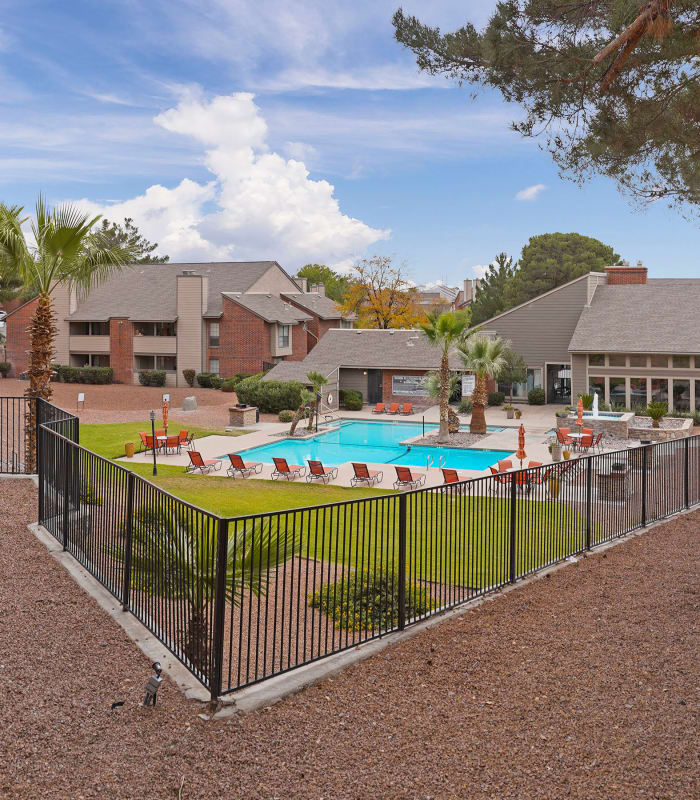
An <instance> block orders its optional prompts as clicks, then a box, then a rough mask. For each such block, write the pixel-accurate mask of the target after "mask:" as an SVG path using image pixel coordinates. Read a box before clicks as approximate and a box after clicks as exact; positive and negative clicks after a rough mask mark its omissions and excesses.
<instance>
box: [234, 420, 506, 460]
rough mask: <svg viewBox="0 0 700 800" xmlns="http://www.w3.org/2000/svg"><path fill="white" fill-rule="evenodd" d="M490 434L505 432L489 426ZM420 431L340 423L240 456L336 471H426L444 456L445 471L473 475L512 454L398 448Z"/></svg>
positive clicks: (407, 425)
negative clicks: (350, 467) (370, 467)
mask: <svg viewBox="0 0 700 800" xmlns="http://www.w3.org/2000/svg"><path fill="white" fill-rule="evenodd" d="M334 424H336V425H337V423H334ZM437 428H438V425H427V424H426V426H425V429H426V431H428V430H436V429H437ZM488 430H489V431H499V430H503V429H502V428H498V427H491V428H489V429H488ZM422 432H423V425H422V423H420V422H386V421H382V422H379V421H377V422H374V421H370V420H367V421H365V420H343V421H341V422H340V425H339V427H337V428H335V429H334V430H329V431H327V432H325V433H319V434H318V436H314V437H313V438H312V439H305V440H303V441H298V440H292V439H281V440H280V441H277V442H273V443H272V444H266V445H261V446H260V447H252V448H250V449H249V450H245V451H240V452H241V455H242V456H243V458H244V459H245V460H246V461H263V462H265V463H268V464H271V463H272V459H273V457H281V458H286V459H287V461H288V462H289V463H290V464H306V462H307V460H308V459H317V460H319V461H322V462H323V463H324V465H325V466H327V467H336V466H338V465H339V464H343V463H345V462H347V461H363V462H369V463H370V464H404V465H406V466H410V467H425V465H426V461H427V459H428V458H429V457H430V456H432V457H433V464H434V466H436V467H437V466H438V464H439V461H440V457H441V456H442V457H444V458H445V459H446V463H445V464H444V466H446V467H451V468H453V469H474V470H482V469H486V468H487V467H489V466H490V465H491V464H495V463H496V461H498V459H500V458H504V457H505V456H507V455H511V454H512V451H511V450H476V449H467V448H464V449H462V448H459V449H458V448H445V447H422V446H417V447H411V446H410V445H402V444H400V442H403V441H404V440H405V439H411V438H412V437H414V436H420V434H421V433H422ZM222 457H223V456H222Z"/></svg>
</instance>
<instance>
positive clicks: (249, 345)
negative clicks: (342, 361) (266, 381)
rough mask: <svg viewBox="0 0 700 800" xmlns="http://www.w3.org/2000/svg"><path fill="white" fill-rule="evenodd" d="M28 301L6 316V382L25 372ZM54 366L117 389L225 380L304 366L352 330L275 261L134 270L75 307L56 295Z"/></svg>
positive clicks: (68, 297) (64, 292)
mask: <svg viewBox="0 0 700 800" xmlns="http://www.w3.org/2000/svg"><path fill="white" fill-rule="evenodd" d="M35 306H36V300H32V301H30V302H28V303H25V304H24V305H22V306H20V307H19V308H17V309H15V310H14V311H11V312H10V313H9V314H8V315H7V319H6V328H7V360H8V361H10V362H11V364H12V372H11V373H10V374H11V375H18V374H20V373H22V372H23V371H24V370H25V369H26V368H27V350H28V347H29V341H28V336H27V330H26V329H27V325H28V322H29V319H30V318H31V316H32V314H33V313H34V308H35ZM54 306H55V311H56V325H57V328H58V334H57V336H56V354H55V359H54V360H55V362H56V363H58V364H70V365H72V366H86V365H91V366H109V367H112V369H113V370H114V380H115V381H118V382H120V383H137V382H138V373H139V372H140V371H142V370H149V369H161V370H165V372H166V384H167V385H168V386H183V385H185V381H184V378H183V374H182V371H183V370H184V369H193V370H195V372H213V373H216V374H219V375H221V376H223V377H226V376H229V375H234V374H235V373H237V372H249V373H255V372H260V371H261V370H263V369H267V368H269V367H270V366H272V365H273V364H276V363H278V362H280V361H286V360H297V361H299V360H302V359H303V358H305V357H306V355H307V354H308V353H309V352H310V350H312V349H313V347H314V346H315V345H316V344H317V342H318V341H319V340H320V338H321V337H322V336H323V335H324V333H325V332H326V331H327V330H329V329H330V328H334V327H335V328H341V327H352V319H351V318H349V317H344V316H343V315H342V314H341V313H340V312H339V311H338V310H337V309H336V306H335V303H334V302H333V301H332V300H330V299H329V298H327V297H326V296H325V292H324V290H323V286H322V285H317V286H312V287H307V286H306V283H305V281H303V280H301V279H300V280H299V282H297V281H296V280H295V279H294V278H292V277H291V276H290V275H289V274H287V272H285V270H284V269H282V267H281V266H280V265H279V264H278V263H277V262H276V261H254V262H218V263H203V264H196V263H195V264H136V265H132V266H130V267H128V268H126V269H124V270H122V271H121V272H119V273H116V274H114V275H112V276H111V277H110V278H109V279H108V280H107V281H105V282H104V283H102V284H100V285H99V286H97V287H95V288H93V290H92V291H91V292H90V294H89V295H87V296H84V297H81V296H79V295H78V294H77V293H76V292H74V291H69V290H68V289H67V288H66V287H59V288H58V289H57V291H56V292H55V294H54Z"/></svg>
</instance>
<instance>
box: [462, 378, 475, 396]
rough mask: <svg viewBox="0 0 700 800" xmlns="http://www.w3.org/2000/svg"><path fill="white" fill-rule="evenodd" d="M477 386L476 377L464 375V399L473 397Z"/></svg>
mask: <svg viewBox="0 0 700 800" xmlns="http://www.w3.org/2000/svg"><path fill="white" fill-rule="evenodd" d="M475 386H476V376H475V375H462V397H471V396H472V395H473V394H474V387H475Z"/></svg>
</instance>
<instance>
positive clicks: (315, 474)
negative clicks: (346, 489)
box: [306, 458, 338, 483]
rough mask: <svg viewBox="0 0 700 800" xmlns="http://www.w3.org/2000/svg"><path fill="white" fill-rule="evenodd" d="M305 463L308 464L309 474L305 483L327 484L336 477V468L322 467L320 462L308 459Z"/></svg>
mask: <svg viewBox="0 0 700 800" xmlns="http://www.w3.org/2000/svg"><path fill="white" fill-rule="evenodd" d="M307 461H308V462H309V474H308V475H307V476H306V482H307V483H311V481H323V483H328V482H329V481H332V480H335V479H336V478H337V477H338V467H324V466H323V464H322V463H321V462H320V461H312V460H311V459H310V458H309V459H307Z"/></svg>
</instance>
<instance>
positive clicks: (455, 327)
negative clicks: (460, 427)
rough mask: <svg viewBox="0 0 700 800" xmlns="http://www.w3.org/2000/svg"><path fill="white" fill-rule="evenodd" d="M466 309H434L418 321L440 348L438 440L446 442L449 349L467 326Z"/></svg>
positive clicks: (447, 437) (447, 430)
mask: <svg viewBox="0 0 700 800" xmlns="http://www.w3.org/2000/svg"><path fill="white" fill-rule="evenodd" d="M469 320H470V314H469V312H468V311H444V312H442V313H440V311H439V309H435V310H434V311H431V312H430V313H429V314H428V319H427V322H420V323H418V325H419V327H420V329H421V330H422V331H423V333H424V334H425V335H426V336H427V338H428V341H429V342H430V343H431V344H432V345H434V346H435V347H437V348H439V349H440V398H439V400H440V431H439V433H438V442H447V441H448V440H449V438H450V433H449V411H450V350H452V348H453V347H454V346H455V344H457V343H458V342H459V341H461V339H462V337H463V336H464V332H465V331H466V329H467V327H468V326H469Z"/></svg>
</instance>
